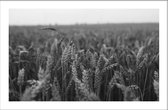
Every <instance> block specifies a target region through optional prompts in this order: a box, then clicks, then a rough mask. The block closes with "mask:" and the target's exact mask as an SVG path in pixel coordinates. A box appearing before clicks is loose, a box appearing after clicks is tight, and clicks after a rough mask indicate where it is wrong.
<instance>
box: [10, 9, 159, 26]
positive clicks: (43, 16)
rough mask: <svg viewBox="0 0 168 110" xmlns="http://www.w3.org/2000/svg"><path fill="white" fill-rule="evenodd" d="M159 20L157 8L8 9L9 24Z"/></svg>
mask: <svg viewBox="0 0 168 110" xmlns="http://www.w3.org/2000/svg"><path fill="white" fill-rule="evenodd" d="M141 22H159V10H158V9H115V10H114V9H10V10H9V24H10V25H39V24H40V25H43V24H76V23H78V24H83V23H88V24H90V23H92V24H95V23H141Z"/></svg>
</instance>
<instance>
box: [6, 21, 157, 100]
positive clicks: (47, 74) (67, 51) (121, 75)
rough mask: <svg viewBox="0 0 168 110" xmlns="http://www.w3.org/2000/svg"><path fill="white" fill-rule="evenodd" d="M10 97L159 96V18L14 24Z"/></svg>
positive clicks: (121, 97)
mask: <svg viewBox="0 0 168 110" xmlns="http://www.w3.org/2000/svg"><path fill="white" fill-rule="evenodd" d="M9 100H10V101H158V100H159V24H158V23H138V24H137V23H134V24H133V23H132V24H128V23H127V24H92V25H87V24H81V25H79V24H76V25H46V26H40V25H39V26H9Z"/></svg>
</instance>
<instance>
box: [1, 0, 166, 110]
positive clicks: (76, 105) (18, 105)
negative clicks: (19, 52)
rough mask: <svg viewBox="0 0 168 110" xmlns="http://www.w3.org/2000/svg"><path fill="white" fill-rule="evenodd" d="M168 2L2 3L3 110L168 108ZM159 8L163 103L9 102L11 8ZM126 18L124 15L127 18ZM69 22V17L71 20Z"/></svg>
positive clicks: (161, 92) (161, 100)
mask: <svg viewBox="0 0 168 110" xmlns="http://www.w3.org/2000/svg"><path fill="white" fill-rule="evenodd" d="M166 4H167V2H166V1H49V2H47V1H1V6H0V7H1V23H2V24H1V42H0V45H1V61H0V63H1V70H0V71H1V73H0V75H1V76H0V84H1V85H0V87H1V91H0V92H1V94H0V108H1V109H3V110H4V109H17V110H18V109H134V110H135V109H167V15H166V13H167V12H166V11H167V9H166V8H167V6H166ZM11 8H17V9H20V8H21V9H23V8H36V9H37V8H43V9H44V8H47V9H48V8H55V9H81V8H82V9H159V23H160V24H159V27H160V35H159V36H160V41H159V42H160V47H159V48H160V89H159V91H160V101H159V102H9V101H8V99H9V98H8V97H9V96H8V85H9V83H8V68H9V67H8V41H9V38H8V37H9V36H8V32H9V24H8V23H9V9H11ZM123 18H124V16H123ZM67 19H68V18H67Z"/></svg>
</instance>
